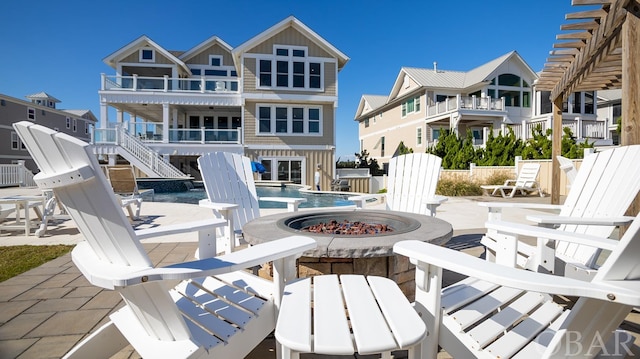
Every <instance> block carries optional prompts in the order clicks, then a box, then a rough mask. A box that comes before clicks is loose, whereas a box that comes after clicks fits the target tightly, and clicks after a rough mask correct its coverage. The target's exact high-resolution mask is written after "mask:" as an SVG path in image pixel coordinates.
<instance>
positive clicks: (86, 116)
mask: <svg viewBox="0 0 640 359" xmlns="http://www.w3.org/2000/svg"><path fill="white" fill-rule="evenodd" d="M60 111H64V112H68V113H70V114H72V115H74V116H76V117H82V118H84V119H87V120H91V121H95V122H98V118H97V117H96V116H95V115H94V114H93V112H91V110H60Z"/></svg>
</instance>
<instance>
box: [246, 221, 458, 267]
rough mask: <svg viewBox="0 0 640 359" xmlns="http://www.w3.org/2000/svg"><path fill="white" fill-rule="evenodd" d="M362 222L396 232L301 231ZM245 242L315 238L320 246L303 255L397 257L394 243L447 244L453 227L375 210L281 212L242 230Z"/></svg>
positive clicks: (444, 223)
mask: <svg viewBox="0 0 640 359" xmlns="http://www.w3.org/2000/svg"><path fill="white" fill-rule="evenodd" d="M330 220H335V221H337V222H342V221H344V220H347V221H352V222H355V221H361V222H367V223H384V224H388V225H390V226H391V227H393V229H394V230H393V231H392V232H387V233H380V234H377V235H369V234H367V235H342V234H327V233H311V232H302V231H301V230H300V229H301V228H303V227H305V226H308V225H312V224H317V223H321V222H328V221H330ZM242 232H243V233H244V238H245V240H246V241H247V242H248V243H250V244H258V243H263V242H268V241H272V240H274V239H278V238H283V237H287V236H290V235H293V234H300V235H305V236H309V237H312V238H313V239H315V240H316V242H317V243H318V246H317V247H316V248H315V249H314V250H311V251H307V252H305V253H304V254H303V255H304V256H308V257H319V258H321V257H329V258H354V257H355V258H363V257H380V256H390V255H393V245H394V243H396V242H398V241H401V240H408V239H415V240H419V241H424V242H430V243H434V244H444V243H446V242H447V241H448V240H449V239H450V238H451V235H452V234H453V228H452V227H451V224H449V223H447V222H445V221H443V220H440V219H437V218H434V217H428V216H424V215H420V214H414V213H405V212H396V211H373V210H345V211H331V212H327V211H323V212H302V213H301V212H295V213H290V212H287V213H279V214H274V215H270V216H264V217H259V218H258V219H256V220H253V221H251V222H249V223H247V224H246V225H245V226H244V228H243V229H242Z"/></svg>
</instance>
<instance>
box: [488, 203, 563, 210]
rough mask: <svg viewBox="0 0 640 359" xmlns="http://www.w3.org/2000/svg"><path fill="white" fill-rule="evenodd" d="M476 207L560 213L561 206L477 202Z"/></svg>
mask: <svg viewBox="0 0 640 359" xmlns="http://www.w3.org/2000/svg"><path fill="white" fill-rule="evenodd" d="M478 206H481V207H487V208H498V209H502V208H522V209H539V210H553V211H560V210H561V209H562V207H563V206H562V205H561V204H545V203H521V202H478Z"/></svg>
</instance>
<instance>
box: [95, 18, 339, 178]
mask: <svg viewBox="0 0 640 359" xmlns="http://www.w3.org/2000/svg"><path fill="white" fill-rule="evenodd" d="M348 61H349V58H348V57H347V56H346V55H345V54H343V53H342V52H340V51H339V50H338V49H337V48H335V47H334V46H333V45H331V44H330V43H329V42H327V41H326V40H325V39H323V38H322V37H320V36H319V35H318V34H316V33H315V32H314V31H313V30H311V29H310V28H309V27H307V26H306V25H305V24H303V23H302V22H300V21H299V20H298V19H296V18H295V17H293V16H291V17H288V18H286V19H284V20H283V21H281V22H279V23H277V24H276V25H274V26H272V27H271V28H269V29H267V30H265V31H263V32H261V33H260V34H258V35H257V36H255V37H253V38H251V39H249V40H247V41H246V42H244V43H243V44H241V45H239V46H237V47H235V48H233V47H231V46H230V45H229V44H227V43H226V42H225V41H223V40H222V39H221V38H219V37H217V36H213V37H211V38H209V39H207V40H205V41H204V42H202V43H200V44H199V45H197V46H195V47H194V48H192V49H188V50H186V51H170V50H167V49H165V48H163V47H162V46H161V45H159V44H158V43H156V42H154V41H153V40H151V39H150V38H149V37H147V36H141V37H139V38H138V39H136V40H134V41H133V42H131V43H129V44H127V45H125V46H124V47H122V48H121V49H119V50H117V51H116V52H114V53H112V54H111V55H109V56H107V57H106V58H105V59H104V62H105V63H106V64H108V65H109V66H110V67H111V68H113V69H114V70H115V74H112V75H107V74H102V79H101V80H102V81H101V88H100V91H99V95H100V128H99V129H96V131H95V136H94V144H95V145H96V150H97V151H98V154H100V155H103V156H106V157H108V158H110V159H112V160H113V159H114V158H115V157H116V156H118V155H119V156H122V157H124V158H125V159H126V160H128V161H129V162H131V163H132V164H134V165H135V166H136V167H138V168H139V169H140V170H142V171H144V172H146V173H147V174H148V175H149V176H151V177H179V176H181V175H183V174H186V175H189V176H193V177H195V178H198V177H199V172H198V169H197V167H196V166H197V165H196V159H197V157H198V156H200V155H201V154H203V153H206V152H212V151H230V152H237V153H243V154H245V155H246V156H248V157H250V158H251V159H252V160H253V161H257V162H261V163H262V164H263V165H264V167H265V169H266V172H264V173H261V174H260V178H261V179H262V180H280V181H292V182H293V183H299V184H308V185H310V184H313V176H314V172H315V169H316V166H317V165H318V164H319V165H320V167H321V171H322V173H321V175H322V183H321V186H322V187H323V188H328V187H329V186H330V181H331V179H332V178H333V177H334V171H335V168H334V167H335V165H334V163H335V131H336V129H335V123H336V118H335V116H336V107H337V103H338V72H340V70H341V69H342V68H343V67H344V66H345V64H346V63H347V62H348ZM112 109H115V111H113V110H112ZM114 112H115V118H109V114H110V113H114Z"/></svg>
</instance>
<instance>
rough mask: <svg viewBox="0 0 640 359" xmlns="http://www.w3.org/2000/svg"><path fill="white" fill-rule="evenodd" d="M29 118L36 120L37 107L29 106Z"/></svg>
mask: <svg viewBox="0 0 640 359" xmlns="http://www.w3.org/2000/svg"><path fill="white" fill-rule="evenodd" d="M27 118H28V119H29V120H33V121H35V120H36V109H35V108H33V107H27Z"/></svg>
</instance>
